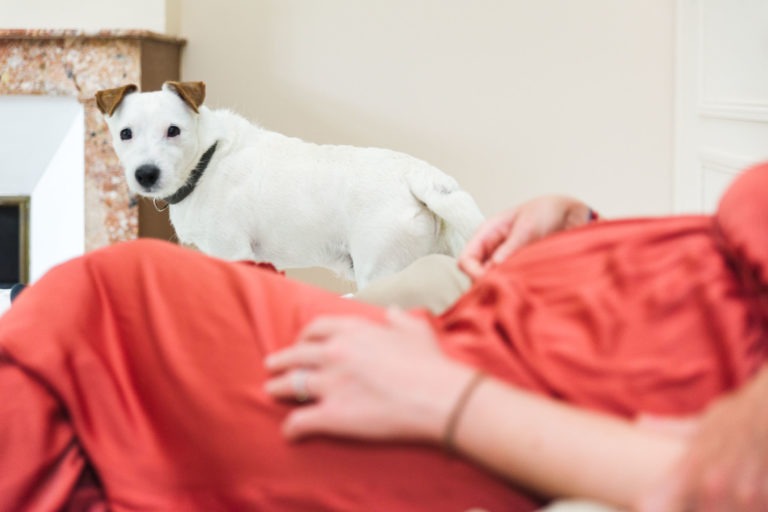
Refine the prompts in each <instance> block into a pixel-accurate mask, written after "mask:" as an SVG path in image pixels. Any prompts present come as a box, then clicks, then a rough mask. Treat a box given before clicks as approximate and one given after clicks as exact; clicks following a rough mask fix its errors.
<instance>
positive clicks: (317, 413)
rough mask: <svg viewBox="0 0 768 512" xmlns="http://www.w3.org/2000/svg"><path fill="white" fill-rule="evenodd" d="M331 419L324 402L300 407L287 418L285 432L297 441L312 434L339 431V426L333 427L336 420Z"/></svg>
mask: <svg viewBox="0 0 768 512" xmlns="http://www.w3.org/2000/svg"><path fill="white" fill-rule="evenodd" d="M330 419H331V418H329V416H328V414H327V411H326V410H325V408H324V407H323V406H322V404H312V405H309V406H307V407H300V408H297V409H295V410H293V411H292V412H291V413H290V414H289V415H288V417H287V418H286V419H285V422H284V423H283V434H284V435H285V437H286V438H288V439H289V440H292V441H296V440H299V439H303V438H305V437H309V436H310V435H317V434H334V433H339V432H338V427H337V428H336V429H334V428H331V427H332V425H333V424H334V422H333V421H330Z"/></svg>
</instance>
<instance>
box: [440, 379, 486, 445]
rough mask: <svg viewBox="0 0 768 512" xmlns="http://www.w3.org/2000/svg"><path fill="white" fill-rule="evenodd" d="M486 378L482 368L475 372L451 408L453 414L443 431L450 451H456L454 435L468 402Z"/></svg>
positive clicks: (444, 440)
mask: <svg viewBox="0 0 768 512" xmlns="http://www.w3.org/2000/svg"><path fill="white" fill-rule="evenodd" d="M484 378H485V374H484V373H483V372H481V371H480V370H478V371H476V372H475V374H474V375H473V376H472V378H471V379H469V382H468V383H467V385H466V386H464V389H463V390H462V392H461V395H459V398H458V399H457V400H456V403H455V404H454V406H453V409H452V410H451V414H450V415H449V416H448V421H447V422H446V424H445V430H444V433H443V447H444V448H445V449H446V450H447V451H449V452H453V451H455V447H454V437H455V436H456V429H457V427H458V426H459V421H460V420H461V416H462V414H463V413H464V409H465V408H466V406H467V402H468V401H469V398H470V397H471V396H472V393H473V392H474V391H475V389H477V386H478V385H479V384H480V382H482V380H483V379H484Z"/></svg>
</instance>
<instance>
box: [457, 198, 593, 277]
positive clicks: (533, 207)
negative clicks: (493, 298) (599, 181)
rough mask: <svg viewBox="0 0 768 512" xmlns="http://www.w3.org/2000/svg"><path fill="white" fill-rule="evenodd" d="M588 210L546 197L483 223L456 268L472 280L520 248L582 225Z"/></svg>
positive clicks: (571, 201) (573, 202)
mask: <svg viewBox="0 0 768 512" xmlns="http://www.w3.org/2000/svg"><path fill="white" fill-rule="evenodd" d="M591 215H592V213H591V210H590V209H589V207H588V206H587V205H586V204H584V203H582V202H581V201H579V200H577V199H573V198H570V197H564V196H545V197H540V198H537V199H533V200H531V201H528V202H526V203H523V204H522V205H520V206H518V207H516V208H513V209H511V210H508V211H505V212H503V213H501V214H499V215H496V216H495V217H492V218H490V219H488V220H487V221H485V222H484V223H483V224H482V225H481V226H480V228H479V229H478V230H477V233H475V235H474V236H473V237H472V239H471V240H470V241H469V242H468V243H467V246H466V247H465V248H464V251H463V252H462V254H461V256H460V257H459V267H461V269H462V270H463V271H464V272H465V273H466V274H467V275H469V277H471V278H472V279H473V280H475V279H477V278H479V277H480V276H482V275H483V274H484V273H485V272H486V271H488V269H489V268H491V267H493V266H494V265H497V264H499V263H501V262H502V261H504V260H505V259H506V258H507V257H509V255H510V254H512V253H513V252H514V251H516V250H517V249H519V248H520V247H522V246H524V245H526V244H528V243H530V242H533V241H535V240H538V239H540V238H543V237H545V236H547V235H549V234H551V233H555V232H557V231H561V230H564V229H569V228H573V227H577V226H583V225H584V224H587V223H588V222H589V221H590V220H591Z"/></svg>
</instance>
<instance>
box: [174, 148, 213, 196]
mask: <svg viewBox="0 0 768 512" xmlns="http://www.w3.org/2000/svg"><path fill="white" fill-rule="evenodd" d="M216 144H218V142H214V143H213V146H211V147H209V148H208V150H207V151H206V152H205V153H203V156H201V157H200V161H199V162H197V165H196V166H195V168H194V169H192V173H190V175H189V178H187V181H186V182H185V183H184V184H183V185H182V186H181V187H179V189H178V190H177V191H176V192H174V193H173V194H171V195H169V196H168V197H164V198H163V201H165V202H166V203H168V204H176V203H180V202H181V201H183V200H184V199H185V198H186V197H187V196H188V195H189V194H191V193H192V191H193V190H195V187H196V186H197V182H198V181H200V178H201V177H202V176H203V173H204V172H205V169H206V168H207V167H208V164H209V163H211V158H213V153H214V151H216Z"/></svg>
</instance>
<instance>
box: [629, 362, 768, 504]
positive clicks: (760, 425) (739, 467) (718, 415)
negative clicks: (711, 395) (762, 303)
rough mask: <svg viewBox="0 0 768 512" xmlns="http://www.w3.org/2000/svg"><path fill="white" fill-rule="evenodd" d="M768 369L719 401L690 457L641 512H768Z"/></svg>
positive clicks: (698, 425) (694, 433)
mask: <svg viewBox="0 0 768 512" xmlns="http://www.w3.org/2000/svg"><path fill="white" fill-rule="evenodd" d="M766 397H768V370H763V371H762V373H761V374H759V375H758V377H757V378H755V380H753V381H752V382H751V383H749V384H747V385H746V386H745V387H744V388H742V389H740V390H739V391H737V392H736V393H734V394H732V395H728V396H726V397H724V398H721V399H719V400H717V401H716V402H714V403H713V404H712V405H711V406H710V407H709V408H708V409H707V410H706V412H705V413H704V415H703V416H701V417H700V418H699V419H697V421H696V422H695V423H694V424H693V426H694V428H693V429H691V430H690V435H689V438H690V443H689V449H688V451H687V453H686V455H685V456H684V457H683V458H682V460H681V461H680V463H679V464H678V465H677V466H676V467H675V469H674V470H673V471H672V472H671V473H670V474H669V475H666V477H665V478H664V479H663V481H662V482H661V483H660V485H659V486H657V487H656V488H655V489H654V490H653V492H651V493H650V494H648V495H647V496H645V498H644V500H643V501H642V502H641V504H640V505H639V506H638V507H637V509H638V510H639V511H641V512H686V511H688V510H696V511H697V512H709V511H720V510H727V511H729V512H753V511H764V510H768V412H767V411H766V407H765V403H766Z"/></svg>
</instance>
